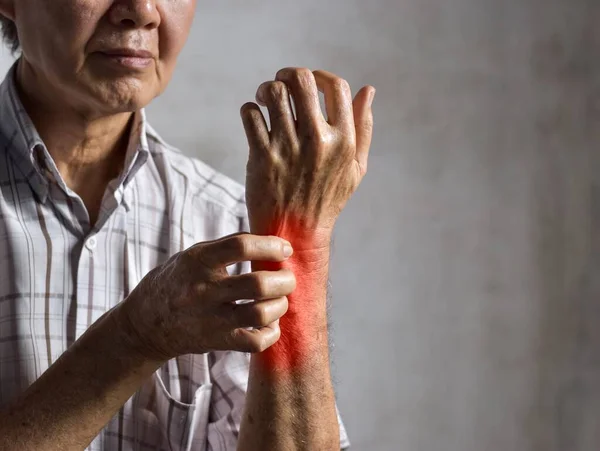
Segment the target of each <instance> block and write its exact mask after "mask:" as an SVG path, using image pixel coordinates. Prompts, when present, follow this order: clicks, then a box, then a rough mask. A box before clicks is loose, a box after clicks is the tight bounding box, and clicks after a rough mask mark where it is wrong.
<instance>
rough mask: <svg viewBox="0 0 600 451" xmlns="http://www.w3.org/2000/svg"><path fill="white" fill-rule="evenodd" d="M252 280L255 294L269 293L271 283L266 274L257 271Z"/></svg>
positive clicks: (263, 294)
mask: <svg viewBox="0 0 600 451" xmlns="http://www.w3.org/2000/svg"><path fill="white" fill-rule="evenodd" d="M251 280H252V291H253V293H254V296H265V295H267V294H268V290H269V283H268V279H267V277H266V276H265V275H263V274H259V273H255V274H254V277H252V279H251Z"/></svg>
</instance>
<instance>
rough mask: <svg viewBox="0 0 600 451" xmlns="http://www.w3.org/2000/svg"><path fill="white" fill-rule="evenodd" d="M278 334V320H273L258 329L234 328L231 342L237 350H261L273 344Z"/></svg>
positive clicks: (279, 333)
mask: <svg viewBox="0 0 600 451" xmlns="http://www.w3.org/2000/svg"><path fill="white" fill-rule="evenodd" d="M280 336H281V330H280V329H279V321H275V322H273V323H271V324H269V325H268V326H266V327H262V328H260V329H251V330H248V329H241V328H240V329H236V330H235V331H234V336H233V343H234V346H235V347H236V349H235V350H236V351H239V352H252V353H256V352H263V351H264V350H265V349H267V348H269V347H270V346H272V345H274V344H275V343H276V342H277V340H279V337H280Z"/></svg>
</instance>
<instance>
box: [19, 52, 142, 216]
mask: <svg viewBox="0 0 600 451" xmlns="http://www.w3.org/2000/svg"><path fill="white" fill-rule="evenodd" d="M16 85H17V89H18V91H19V96H20V98H21V102H22V103H23V106H24V107H25V110H26V111H27V113H28V114H29V116H30V117H31V120H32V122H33V124H34V125H35V127H36V130H37V132H38V134H39V135H40V137H41V138H42V140H43V141H44V144H45V145H46V147H47V149H48V152H49V153H50V155H51V156H52V159H53V160H54V162H55V164H56V167H57V169H58V171H59V173H60V175H61V176H62V178H63V179H64V181H65V183H66V184H67V186H68V187H69V188H70V189H72V190H73V191H74V192H76V193H77V194H78V195H79V196H80V197H81V198H82V199H83V201H84V203H85V204H86V206H87V207H88V212H89V213H90V219H91V220H92V219H93V217H94V216H95V215H94V214H93V212H92V211H90V210H97V209H99V207H100V203H101V201H102V197H103V195H104V191H105V189H106V185H107V184H108V183H109V182H110V181H111V180H112V179H114V178H116V177H118V175H119V173H120V172H121V170H122V169H123V164H124V161H125V153H126V150H127V145H128V141H129V130H130V122H131V120H132V117H133V113H130V112H127V113H119V114H114V115H108V116H98V115H92V114H88V113H86V111H85V109H84V108H77V107H76V106H75V105H74V102H73V99H72V98H70V96H69V95H68V94H67V93H65V92H61V90H60V89H59V88H56V87H54V86H52V83H51V82H48V81H45V80H42V79H40V77H37V74H36V72H35V70H34V69H33V68H32V67H31V66H30V65H28V63H27V62H26V61H25V60H24V59H21V60H20V61H19V65H18V67H17V74H16ZM88 111H92V109H91V108H89V109H88Z"/></svg>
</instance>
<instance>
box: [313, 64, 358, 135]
mask: <svg viewBox="0 0 600 451" xmlns="http://www.w3.org/2000/svg"><path fill="white" fill-rule="evenodd" d="M313 74H314V76H315V81H316V83H317V88H318V89H319V91H321V92H322V93H323V94H325V109H326V111H327V122H329V124H330V125H333V126H338V127H343V128H344V129H345V130H346V131H352V133H354V117H353V115H352V91H351V90H350V85H349V84H348V82H347V81H346V80H344V79H343V78H340V77H338V76H336V75H334V74H332V73H331V72H327V71H324V70H316V71H314V72H313Z"/></svg>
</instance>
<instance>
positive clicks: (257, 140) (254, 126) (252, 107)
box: [240, 102, 269, 150]
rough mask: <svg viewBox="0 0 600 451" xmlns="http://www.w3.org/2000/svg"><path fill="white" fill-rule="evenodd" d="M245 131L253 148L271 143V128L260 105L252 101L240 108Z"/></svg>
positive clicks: (249, 144) (264, 146) (263, 146)
mask: <svg viewBox="0 0 600 451" xmlns="http://www.w3.org/2000/svg"><path fill="white" fill-rule="evenodd" d="M240 116H241V117H242V123H243V124H244V131H245V132H246V138H247V139H248V146H249V147H250V149H251V150H253V149H260V148H266V147H268V145H269V129H268V127H267V122H266V121H265V117H264V116H263V114H262V111H260V107H259V106H258V105H257V104H255V103H252V102H248V103H245V104H244V105H242V108H241V109H240Z"/></svg>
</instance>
